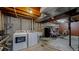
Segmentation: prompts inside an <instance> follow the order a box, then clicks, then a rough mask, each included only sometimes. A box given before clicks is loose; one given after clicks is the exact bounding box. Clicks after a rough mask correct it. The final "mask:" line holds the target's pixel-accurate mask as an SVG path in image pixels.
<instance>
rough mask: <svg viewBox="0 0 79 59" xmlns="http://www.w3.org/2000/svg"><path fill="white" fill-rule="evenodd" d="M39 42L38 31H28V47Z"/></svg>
mask: <svg viewBox="0 0 79 59" xmlns="http://www.w3.org/2000/svg"><path fill="white" fill-rule="evenodd" d="M37 43H38V35H37V33H36V32H30V33H28V47H32V46H34V45H36V44H37Z"/></svg>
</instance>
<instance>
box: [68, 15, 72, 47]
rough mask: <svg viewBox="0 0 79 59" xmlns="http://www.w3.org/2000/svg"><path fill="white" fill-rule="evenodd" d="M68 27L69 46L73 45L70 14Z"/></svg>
mask: <svg viewBox="0 0 79 59" xmlns="http://www.w3.org/2000/svg"><path fill="white" fill-rule="evenodd" d="M68 20H69V22H68V29H69V46H71V16H69V19H68Z"/></svg>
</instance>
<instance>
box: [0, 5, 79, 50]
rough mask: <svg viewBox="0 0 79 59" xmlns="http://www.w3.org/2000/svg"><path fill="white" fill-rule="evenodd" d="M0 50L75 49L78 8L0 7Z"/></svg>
mask: <svg viewBox="0 0 79 59" xmlns="http://www.w3.org/2000/svg"><path fill="white" fill-rule="evenodd" d="M0 51H79V8H78V7H0Z"/></svg>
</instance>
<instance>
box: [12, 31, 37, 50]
mask: <svg viewBox="0 0 79 59" xmlns="http://www.w3.org/2000/svg"><path fill="white" fill-rule="evenodd" d="M37 43H38V35H37V33H36V32H16V33H14V35H13V50H14V51H17V50H22V49H24V48H29V47H32V46H34V45H36V44H37Z"/></svg>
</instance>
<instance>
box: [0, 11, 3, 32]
mask: <svg viewBox="0 0 79 59" xmlns="http://www.w3.org/2000/svg"><path fill="white" fill-rule="evenodd" d="M2 30H4V15H3V14H2V13H1V11H0V31H2Z"/></svg>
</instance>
